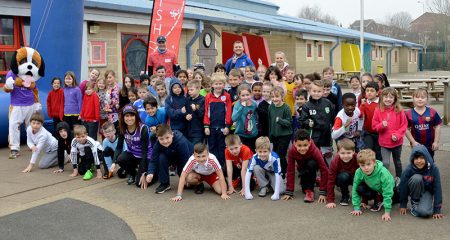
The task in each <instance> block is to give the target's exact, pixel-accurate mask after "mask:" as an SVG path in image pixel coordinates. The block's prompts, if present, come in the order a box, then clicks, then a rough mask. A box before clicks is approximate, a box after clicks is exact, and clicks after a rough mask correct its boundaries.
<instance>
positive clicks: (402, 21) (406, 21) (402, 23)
mask: <svg viewBox="0 0 450 240" xmlns="http://www.w3.org/2000/svg"><path fill="white" fill-rule="evenodd" d="M412 20H413V19H412V16H411V14H409V13H408V12H398V13H394V14H393V15H392V16H391V17H390V19H389V24H388V25H389V26H390V27H395V28H398V29H400V30H402V31H405V32H407V31H409V29H410V24H411V22H412Z"/></svg>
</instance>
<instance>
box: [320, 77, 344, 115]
mask: <svg viewBox="0 0 450 240" xmlns="http://www.w3.org/2000/svg"><path fill="white" fill-rule="evenodd" d="M322 82H323V95H322V96H323V97H324V98H326V99H328V100H329V101H330V102H331V103H332V104H333V108H334V110H335V111H334V112H335V113H336V114H337V112H338V111H337V110H336V109H337V106H338V98H337V96H336V95H335V94H334V93H332V92H331V87H332V86H333V82H332V81H330V80H328V79H323V80H322ZM339 104H342V103H339ZM334 117H336V116H334Z"/></svg>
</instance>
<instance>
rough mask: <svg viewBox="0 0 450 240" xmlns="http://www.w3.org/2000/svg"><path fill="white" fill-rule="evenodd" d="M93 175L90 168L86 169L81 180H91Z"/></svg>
mask: <svg viewBox="0 0 450 240" xmlns="http://www.w3.org/2000/svg"><path fill="white" fill-rule="evenodd" d="M93 177H94V174H93V173H92V171H91V170H87V171H86V173H85V174H84V176H83V180H91V179H92V178H93Z"/></svg>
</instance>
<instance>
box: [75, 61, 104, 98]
mask: <svg viewBox="0 0 450 240" xmlns="http://www.w3.org/2000/svg"><path fill="white" fill-rule="evenodd" d="M99 76H100V71H98V69H95V68H93V69H92V70H91V72H89V79H87V80H84V81H82V82H81V83H80V91H81V95H82V96H83V97H84V92H85V91H86V84H87V83H88V82H91V83H93V84H94V86H96V85H97V81H98V77H99Z"/></svg>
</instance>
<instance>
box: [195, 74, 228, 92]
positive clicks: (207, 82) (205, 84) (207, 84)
mask: <svg viewBox="0 0 450 240" xmlns="http://www.w3.org/2000/svg"><path fill="white" fill-rule="evenodd" d="M223 75H225V74H223ZM211 85H212V81H211V78H210V77H205V78H203V81H202V89H201V90H200V95H202V96H203V97H206V95H207V94H208V93H210V92H211Z"/></svg>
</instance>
